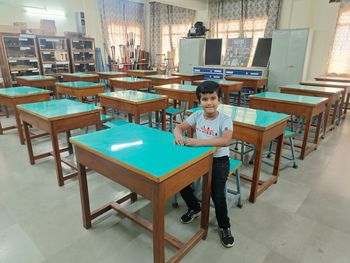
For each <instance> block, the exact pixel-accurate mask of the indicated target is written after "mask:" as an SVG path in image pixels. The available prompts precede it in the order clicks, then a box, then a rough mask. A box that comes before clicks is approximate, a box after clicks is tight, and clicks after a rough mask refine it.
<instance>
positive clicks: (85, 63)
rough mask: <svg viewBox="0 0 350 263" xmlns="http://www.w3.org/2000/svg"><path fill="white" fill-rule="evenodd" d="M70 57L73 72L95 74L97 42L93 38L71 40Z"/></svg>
mask: <svg viewBox="0 0 350 263" xmlns="http://www.w3.org/2000/svg"><path fill="white" fill-rule="evenodd" d="M69 48H70V57H71V62H72V71H73V72H95V71H96V57H95V40H94V39H93V38H70V39H69Z"/></svg>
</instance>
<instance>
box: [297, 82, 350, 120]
mask: <svg viewBox="0 0 350 263" xmlns="http://www.w3.org/2000/svg"><path fill="white" fill-rule="evenodd" d="M300 84H301V85H308V86H318V87H327V88H338V89H343V93H342V99H341V101H340V106H339V107H340V109H342V115H341V117H342V118H343V119H344V118H345V116H346V113H347V111H348V107H349V101H350V83H348V84H349V85H347V83H344V82H338V84H337V82H332V81H330V82H328V81H325V82H323V83H322V82H312V81H300Z"/></svg>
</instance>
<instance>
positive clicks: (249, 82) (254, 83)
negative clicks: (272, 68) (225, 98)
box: [225, 76, 267, 94]
mask: <svg viewBox="0 0 350 263" xmlns="http://www.w3.org/2000/svg"><path fill="white" fill-rule="evenodd" d="M225 79H226V80H232V81H240V82H243V87H251V88H253V89H254V94H257V93H258V87H263V91H265V89H266V84H267V77H260V78H255V79H254V78H246V77H244V76H242V77H240V76H226V77H225Z"/></svg>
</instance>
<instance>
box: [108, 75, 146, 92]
mask: <svg viewBox="0 0 350 263" xmlns="http://www.w3.org/2000/svg"><path fill="white" fill-rule="evenodd" d="M109 83H110V87H111V91H112V92H113V91H114V88H121V89H126V90H140V89H145V88H146V89H147V90H148V91H149V90H150V87H151V86H150V83H151V81H150V80H149V79H145V80H144V81H137V82H130V81H124V80H122V79H118V78H112V79H109Z"/></svg>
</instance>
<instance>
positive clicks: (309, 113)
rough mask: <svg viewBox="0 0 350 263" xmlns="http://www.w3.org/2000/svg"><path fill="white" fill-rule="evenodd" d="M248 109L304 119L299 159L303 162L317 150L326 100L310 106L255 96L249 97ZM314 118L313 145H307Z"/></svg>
mask: <svg viewBox="0 0 350 263" xmlns="http://www.w3.org/2000/svg"><path fill="white" fill-rule="evenodd" d="M249 98H250V103H249V107H250V108H253V109H260V110H267V111H274V112H281V113H286V114H290V115H297V116H303V117H305V132H304V138H303V142H302V146H301V153H300V157H299V158H300V159H301V160H304V158H305V157H306V156H307V155H308V154H309V153H310V152H312V151H314V150H316V149H317V144H318V140H319V136H320V130H321V124H322V118H323V112H324V111H325V109H326V103H327V101H328V100H324V101H323V102H321V103H319V104H318V105H316V106H314V105H310V104H306V103H300V102H290V101H283V100H275V99H263V98H257V97H255V96H250V97H249ZM314 116H318V120H317V126H316V133H315V138H314V144H313V145H309V143H308V138H309V132H310V128H311V122H312V118H313V117H314Z"/></svg>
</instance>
